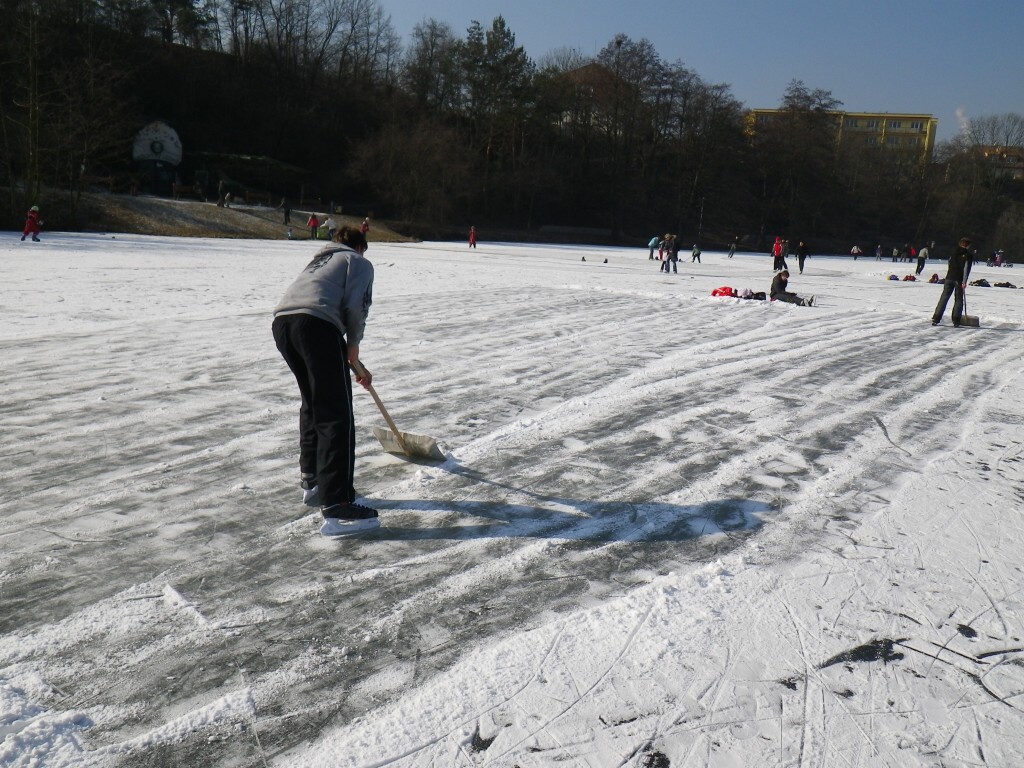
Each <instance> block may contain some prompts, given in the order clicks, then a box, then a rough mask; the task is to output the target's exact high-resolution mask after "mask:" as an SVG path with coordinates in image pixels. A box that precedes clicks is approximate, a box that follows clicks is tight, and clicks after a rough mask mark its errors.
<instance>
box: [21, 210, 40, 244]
mask: <svg viewBox="0 0 1024 768" xmlns="http://www.w3.org/2000/svg"><path fill="white" fill-rule="evenodd" d="M42 227H43V222H42V221H41V220H40V219H39V206H38V205H33V206H32V207H31V208H29V209H28V213H27V214H25V229H24V230H22V233H21V239H22V240H24V239H25V238H26V237H28V236H29V235H32V242H34V243H38V242H39V233H40V232H42V231H43V229H42Z"/></svg>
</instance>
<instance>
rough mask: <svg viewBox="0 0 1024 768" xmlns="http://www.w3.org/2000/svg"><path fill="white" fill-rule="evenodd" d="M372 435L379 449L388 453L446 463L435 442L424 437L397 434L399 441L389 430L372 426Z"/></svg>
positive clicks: (406, 433)
mask: <svg viewBox="0 0 1024 768" xmlns="http://www.w3.org/2000/svg"><path fill="white" fill-rule="evenodd" d="M373 434H374V435H376V437H377V439H378V440H380V444H381V447H382V448H383V449H384V450H385V451H387V452H388V453H397V454H399V455H401V456H411V457H413V458H418V459H429V460H430V461H446V460H447V458H448V457H447V456H445V455H444V453H442V452H441V449H440V448H438V447H437V441H436V440H434V438H432V437H427V436H426V435H414V434H412V433H411V432H399V433H398V434H399V435H400V436H401V440H399V439H398V438H397V437H395V433H394V432H392V431H391V430H390V429H384V428H383V427H378V426H374V427H373Z"/></svg>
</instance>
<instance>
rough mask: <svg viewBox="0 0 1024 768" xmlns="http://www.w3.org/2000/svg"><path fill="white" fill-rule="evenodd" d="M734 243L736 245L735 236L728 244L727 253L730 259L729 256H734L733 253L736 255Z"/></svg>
mask: <svg viewBox="0 0 1024 768" xmlns="http://www.w3.org/2000/svg"><path fill="white" fill-rule="evenodd" d="M736 245H737V243H736V238H735V237H734V238H733V239H732V243H731V244H730V245H729V254H728V255H729V258H730V259H731V258H732V257H733V256H735V255H736Z"/></svg>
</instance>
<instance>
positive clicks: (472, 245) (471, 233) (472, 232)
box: [469, 227, 476, 248]
mask: <svg viewBox="0 0 1024 768" xmlns="http://www.w3.org/2000/svg"><path fill="white" fill-rule="evenodd" d="M469 247H470V248H476V227H470V228H469Z"/></svg>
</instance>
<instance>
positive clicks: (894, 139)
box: [885, 136, 900, 147]
mask: <svg viewBox="0 0 1024 768" xmlns="http://www.w3.org/2000/svg"><path fill="white" fill-rule="evenodd" d="M885 143H886V144H887V145H888V146H890V147H895V146H896V145H897V144H899V143H900V140H899V139H898V138H897V137H895V136H886V137H885Z"/></svg>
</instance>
